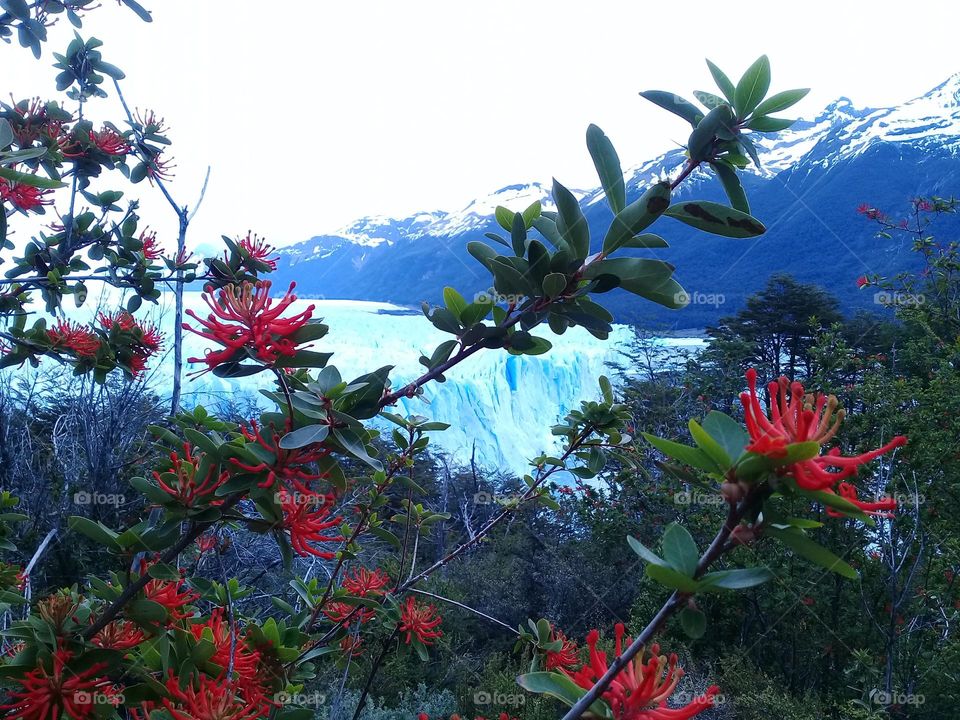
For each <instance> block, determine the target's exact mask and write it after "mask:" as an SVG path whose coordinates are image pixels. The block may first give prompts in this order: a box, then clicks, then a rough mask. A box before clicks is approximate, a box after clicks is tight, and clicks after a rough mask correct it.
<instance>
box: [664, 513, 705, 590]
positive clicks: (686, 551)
mask: <svg viewBox="0 0 960 720" xmlns="http://www.w3.org/2000/svg"><path fill="white" fill-rule="evenodd" d="M660 545H661V547H662V549H663V558H664V560H666V561H667V563H668V564H669V565H670V567H672V568H673V569H674V570H676V571H678V572H681V573H683V574H684V575H686V576H687V577H690V578H692V577H693V574H694V573H695V572H696V571H697V562H698V561H699V560H700V551H699V550H697V543H696V542H695V541H694V539H693V536H692V535H691V534H690V533H689V532H688V531H687V529H686V528H685V527H683V525H680V524H678V523H675V522H672V523H670V524H669V525H667V529H666V530H664V532H663V539H662V540H661V541H660Z"/></svg>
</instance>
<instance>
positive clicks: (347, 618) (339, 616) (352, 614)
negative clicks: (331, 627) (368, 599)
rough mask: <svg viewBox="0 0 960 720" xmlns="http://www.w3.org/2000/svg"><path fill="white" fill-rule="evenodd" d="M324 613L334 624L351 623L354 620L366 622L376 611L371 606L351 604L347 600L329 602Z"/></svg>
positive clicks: (324, 608)
mask: <svg viewBox="0 0 960 720" xmlns="http://www.w3.org/2000/svg"><path fill="white" fill-rule="evenodd" d="M323 614H324V615H326V616H327V618H328V619H329V620H330V621H331V622H332V623H334V624H338V625H344V626H346V625H349V624H350V623H351V622H352V621H354V620H359V621H360V623H361V624H362V623H365V622H368V621H370V620H372V619H373V616H374V612H373V610H371V609H370V608H365V607H362V606H354V605H349V604H347V603H345V602H328V603H327V604H326V605H324V607H323Z"/></svg>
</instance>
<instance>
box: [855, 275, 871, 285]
mask: <svg viewBox="0 0 960 720" xmlns="http://www.w3.org/2000/svg"><path fill="white" fill-rule="evenodd" d="M869 284H870V279H869V278H868V277H867V276H866V275H861V276H860V277H858V278H857V287H858V288H863V287H866V286H867V285H869Z"/></svg>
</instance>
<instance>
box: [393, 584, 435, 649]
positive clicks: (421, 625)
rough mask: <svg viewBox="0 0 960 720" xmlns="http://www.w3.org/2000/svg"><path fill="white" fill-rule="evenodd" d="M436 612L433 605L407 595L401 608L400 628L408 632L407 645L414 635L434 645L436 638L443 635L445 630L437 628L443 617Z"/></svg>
mask: <svg viewBox="0 0 960 720" xmlns="http://www.w3.org/2000/svg"><path fill="white" fill-rule="evenodd" d="M436 613H437V609H436V608H435V607H434V606H433V605H421V604H419V603H418V602H417V600H416V598H414V597H413V596H412V595H409V596H407V599H406V601H405V602H404V603H403V606H402V607H401V609H400V625H399V628H398V629H399V631H400V633H401V634H403V633H406V636H407V637H406V640H405V641H406V643H407V645H409V644H410V642H411V641H412V640H413V638H414V637H416V638H417V641H418V642H421V643H423V644H424V645H433V641H434V640H435V639H436V638H439V637H443V632H442V631H441V630H438V629H437V627H438V626H439V625H440V623H442V622H443V618H442V617H440V616H439V615H437V614H436Z"/></svg>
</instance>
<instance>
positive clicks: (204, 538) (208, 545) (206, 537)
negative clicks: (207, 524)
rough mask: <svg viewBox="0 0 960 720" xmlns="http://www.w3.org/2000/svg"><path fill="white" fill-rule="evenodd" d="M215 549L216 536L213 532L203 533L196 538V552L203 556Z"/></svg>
mask: <svg viewBox="0 0 960 720" xmlns="http://www.w3.org/2000/svg"><path fill="white" fill-rule="evenodd" d="M216 549H217V534H216V533H215V532H209V533H203V534H202V535H201V536H200V537H198V538H197V550H199V551H200V554H201V555H203V554H204V553H206V552H210V551H211V550H216Z"/></svg>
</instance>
